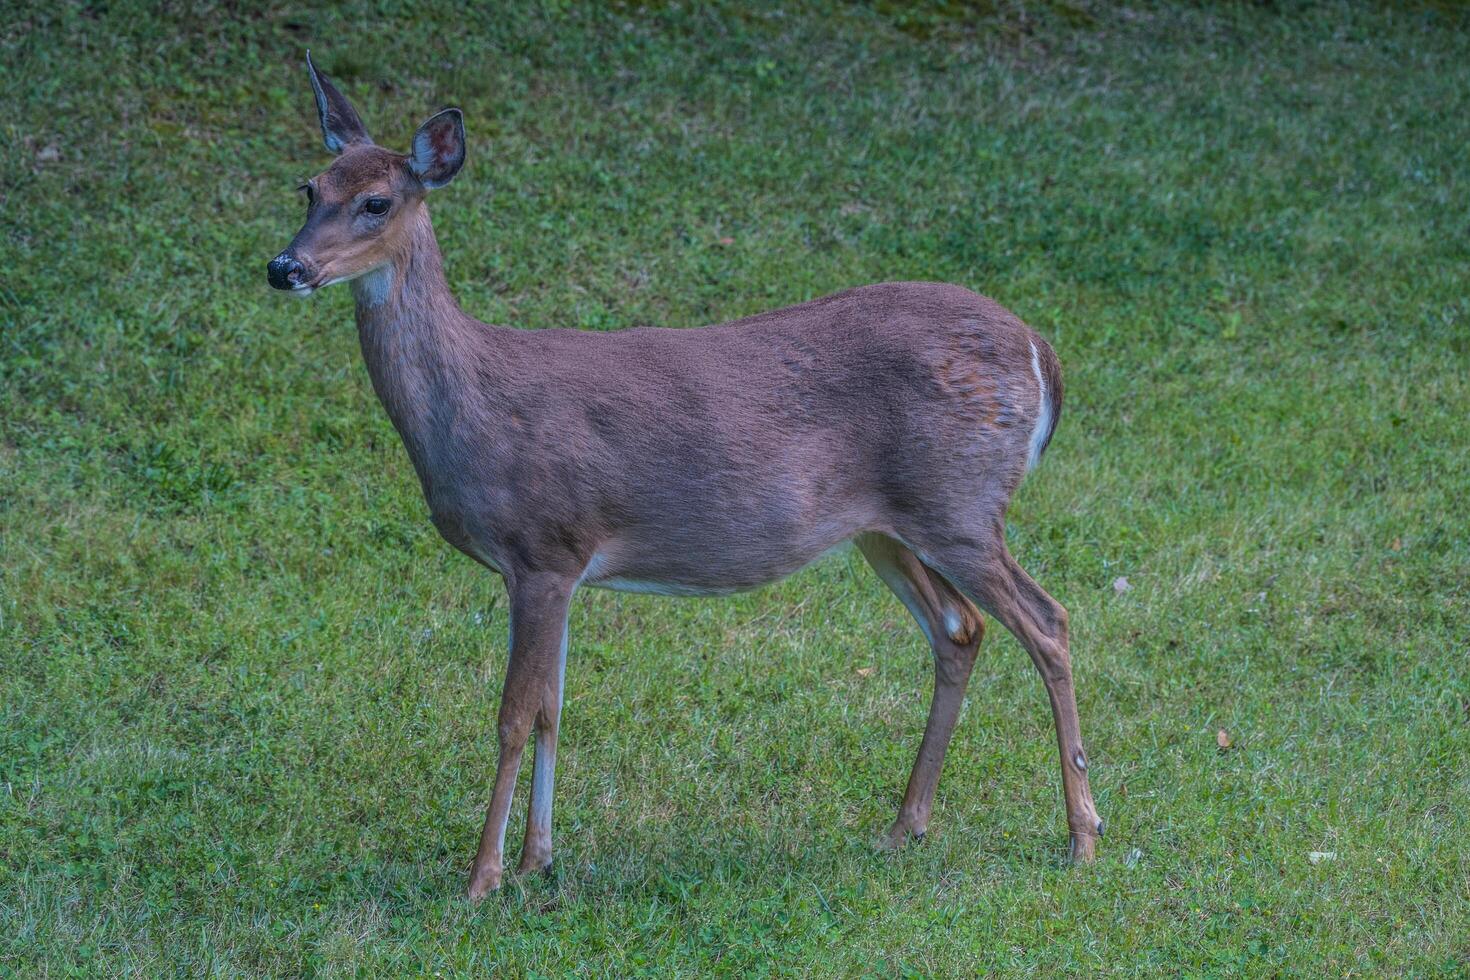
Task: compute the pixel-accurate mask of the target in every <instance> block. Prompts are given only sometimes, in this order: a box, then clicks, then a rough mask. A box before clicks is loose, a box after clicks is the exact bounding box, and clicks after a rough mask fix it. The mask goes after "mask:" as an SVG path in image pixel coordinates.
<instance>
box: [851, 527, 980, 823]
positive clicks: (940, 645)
mask: <svg viewBox="0 0 1470 980" xmlns="http://www.w3.org/2000/svg"><path fill="white" fill-rule="evenodd" d="M857 546H858V549H859V550H860V551H861V552H862V554H863V557H864V558H866V559H867V560H868V564H870V565H872V566H873V571H875V572H877V573H878V577H879V578H880V579H882V580H883V582H884V584H885V585H887V586H888V588H889V589H891V590H892V591H893V594H894V595H896V596H897V597H898V599H899V601H900V602H902V603H903V604H904V605H905V606H906V607H908V610H909V612H910V613H912V614H913V617H914V619H915V620H917V621H918V624H919V628H920V629H921V630H923V631H924V636H925V637H926V638H927V639H928V640H929V645H930V647H931V648H932V649H933V651H934V699H933V701H932V702H931V703H930V705H929V720H928V722H927V723H926V724H925V725H924V738H923V741H922V742H920V743H919V754H918V756H917V757H916V758H915V759H914V768H913V771H912V772H911V773H910V774H909V783H908V788H907V790H905V792H904V795H903V804H902V806H900V807H899V811H898V818H897V819H896V820H895V821H894V822H893V826H892V827H890V828H889V830H888V833H887V834H886V835H885V836H884V838H883V841H882V843H883V846H884V847H887V848H897V847H902V846H903V844H904V843H905V842H906V841H907V840H908V838H909V837H916V838H918V837H923V836H924V832H925V831H926V830H927V829H928V827H929V815H930V811H931V810H932V808H933V805H934V790H935V787H937V786H938V785H939V771H940V769H941V768H942V767H943V765H944V753H945V751H946V750H947V749H948V748H949V741H950V737H951V736H952V735H953V734H954V726H955V722H956V721H957V720H958V719H959V715H960V707H961V705H962V704H963V703H964V700H965V688H966V686H967V685H968V684H969V682H970V671H971V670H972V669H973V668H974V666H975V656H976V654H977V653H978V652H979V649H980V638H981V636H982V635H984V632H985V624H984V621H983V620H982V619H981V618H980V612H979V610H977V609H976V608H975V606H974V605H973V604H972V603H971V602H970V600H968V599H966V598H965V597H964V596H963V595H961V594H960V593H959V591H958V590H956V589H955V588H954V586H952V585H950V584H949V583H948V582H947V581H945V579H944V577H943V576H941V575H939V574H938V573H937V572H935V571H933V570H932V569H930V568H927V567H925V565H924V563H923V562H921V561H919V559H918V558H917V557H916V556H915V555H914V553H913V552H912V551H910V550H909V549H908V548H906V547H904V546H903V545H902V544H899V543H898V542H897V541H894V540H893V539H892V538H888V537H884V536H881V535H876V534H868V535H863V536H862V537H859V538H858V539H857Z"/></svg>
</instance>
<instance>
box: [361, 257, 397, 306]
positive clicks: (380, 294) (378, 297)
mask: <svg viewBox="0 0 1470 980" xmlns="http://www.w3.org/2000/svg"><path fill="white" fill-rule="evenodd" d="M392 290H393V264H392V263H391V262H385V263H383V264H382V265H380V266H378V267H376V268H373V269H369V270H368V271H366V272H364V273H363V274H362V275H360V276H356V277H354V278H353V279H352V295H353V296H355V297H357V301H358V302H359V303H361V304H362V305H363V306H382V305H383V302H384V301H385V300H387V298H388V294H389V293H390V292H392Z"/></svg>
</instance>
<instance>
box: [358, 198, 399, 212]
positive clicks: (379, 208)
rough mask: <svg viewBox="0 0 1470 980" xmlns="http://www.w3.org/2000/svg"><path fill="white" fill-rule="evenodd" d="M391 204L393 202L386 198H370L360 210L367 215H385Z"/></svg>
mask: <svg viewBox="0 0 1470 980" xmlns="http://www.w3.org/2000/svg"><path fill="white" fill-rule="evenodd" d="M392 204H393V202H392V201H390V200H389V199H388V198H386V197H370V198H368V199H367V201H366V203H364V204H363V206H362V209H363V210H364V211H366V212H367V213H368V214H387V213H388V208H389V207H390V206H391V205H392Z"/></svg>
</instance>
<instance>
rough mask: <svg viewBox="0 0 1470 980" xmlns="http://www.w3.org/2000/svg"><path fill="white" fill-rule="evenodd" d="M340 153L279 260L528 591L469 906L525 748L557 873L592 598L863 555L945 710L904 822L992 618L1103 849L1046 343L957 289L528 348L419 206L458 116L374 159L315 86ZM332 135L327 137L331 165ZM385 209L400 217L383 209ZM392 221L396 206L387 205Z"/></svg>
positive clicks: (426, 475)
mask: <svg viewBox="0 0 1470 980" xmlns="http://www.w3.org/2000/svg"><path fill="white" fill-rule="evenodd" d="M312 81H313V87H314V89H315V91H316V94H317V98H318V109H319V112H320V115H321V120H322V126H323V133H324V136H325V138H326V141H327V143H328V146H329V148H335V149H336V150H338V151H340V152H341V154H342V155H341V156H340V157H339V159H338V161H337V163H336V164H335V165H334V166H333V168H331V169H330V170H328V171H327V172H326V173H325V174H323V175H321V176H320V177H318V178H317V179H316V181H315V182H314V183H313V184H312V185H311V188H312V193H313V205H312V211H311V212H310V213H309V216H308V221H307V224H306V226H305V227H304V228H303V229H302V231H301V233H300V234H298V236H297V239H296V240H295V241H293V243H292V245H291V246H290V247H289V248H288V249H287V250H286V252H283V253H282V255H281V256H278V257H277V259H276V260H275V261H273V262H272V264H271V279H272V283H273V284H274V285H277V286H278V287H280V288H286V289H292V290H295V291H297V292H302V293H309V292H311V291H313V290H314V289H315V288H317V287H318V286H319V285H325V284H329V283H330V282H333V281H342V280H351V281H352V284H353V290H354V293H355V295H356V300H357V325H358V333H359V338H360V341H361V344H362V351H363V356H364V359H365V361H366V363H367V367H368V372H369V374H370V376H371V378H372V382H373V386H374V389H375V390H376V392H377V394H378V396H379V398H380V400H381V401H382V403H383V405H384V408H385V409H386V410H387V412H388V414H389V416H390V418H391V419H392V421H393V424H394V426H395V428H396V429H397V430H398V432H399V434H400V435H401V436H402V438H403V442H404V445H405V447H406V448H407V450H408V453H409V456H410V458H411V459H412V461H413V464H414V468H415V470H416V472H417V474H418V476H419V479H420V481H421V483H422V487H423V492H424V497H425V499H426V501H427V502H428V504H429V508H430V511H431V514H432V519H433V522H434V524H435V526H436V527H437V528H438V529H439V531H440V533H441V534H442V535H443V536H444V537H445V538H446V539H447V540H448V541H449V542H450V543H451V544H453V545H454V546H455V547H456V548H458V549H460V550H461V551H463V552H465V553H466V554H468V555H470V556H471V557H473V558H475V559H476V560H477V561H479V562H481V563H483V564H484V565H486V566H488V567H489V568H491V569H493V570H495V571H497V572H498V573H500V574H501V575H502V576H503V577H504V579H505V582H506V587H507V590H508V592H509V594H510V597H511V632H512V639H511V651H510V659H509V663H508V667H507V674H506V683H505V688H504V691H503V694H502V699H501V709H500V723H499V735H500V740H501V758H500V764H499V766H498V770H497V774H496V780H495V788H494V791H493V794H492V798H491V803H490V807H489V812H488V813H487V816H486V821H485V828H484V833H483V834H482V838H481V845H480V851H479V853H478V855H477V857H476V860H475V865H474V867H473V869H472V872H471V884H470V893H471V896H472V897H479V896H480V895H483V894H484V893H485V892H486V891H488V890H490V889H493V888H495V887H498V886H499V884H500V882H501V880H502V875H503V870H504V869H503V860H502V852H503V847H504V836H505V830H506V823H507V820H508V817H509V809H510V801H511V795H512V792H513V790H514V785H515V781H516V776H517V773H518V771H519V768H520V762H521V757H522V754H523V750H524V748H525V746H526V744H527V742H528V740H529V738H530V736H531V733H532V732H533V731H534V733H535V739H536V742H535V745H536V748H535V756H534V758H535V772H534V775H533V779H532V786H531V804H530V808H529V817H528V827H527V834H526V839H525V842H524V844H523V847H522V860H521V869H522V870H523V871H529V870H535V869H538V868H541V867H545V866H547V865H548V864H549V863H550V860H551V796H552V785H553V780H554V772H555V751H556V740H557V733H558V728H559V724H560V713H561V699H562V689H563V685H564V676H565V668H566V649H567V635H566V620H567V611H568V608H569V603H570V600H571V596H572V594H573V592H574V591H575V589H576V588H577V587H578V586H580V585H587V586H593V587H603V588H613V589H623V590H629V591H647V592H658V593H664V594H670V595H714V594H723V593H727V592H734V591H739V590H743V589H750V588H756V587H758V586H761V585H764V584H767V583H770V582H773V581H776V580H778V579H780V578H783V577H785V576H786V575H789V574H791V573H792V572H794V571H796V570H797V569H799V568H801V567H803V566H804V565H807V564H809V563H810V562H812V561H814V560H816V559H817V558H819V557H821V556H822V555H823V554H825V553H827V552H829V551H831V550H832V549H834V548H836V547H838V546H840V545H842V544H844V543H846V542H849V541H852V542H855V543H856V544H857V546H858V547H859V548H860V549H861V551H862V553H863V555H864V556H865V557H866V558H867V559H868V561H869V562H870V563H871V564H872V566H873V568H874V569H875V571H876V572H877V573H878V574H879V576H880V577H881V578H882V579H883V581H884V582H885V583H886V584H887V585H888V586H889V587H890V588H891V589H892V590H893V591H894V593H895V594H896V595H897V597H898V598H899V599H900V601H902V602H903V603H904V605H905V606H906V607H907V608H908V609H909V610H910V612H911V613H912V614H913V615H914V617H915V619H916V620H917V621H918V623H919V625H920V627H921V629H922V630H923V632H924V634H925V636H926V637H927V638H928V639H929V642H930V644H931V646H932V648H933V651H934V656H935V665H936V682H935V696H934V702H933V705H932V707H931V711H930V717H929V722H928V725H927V726H926V730H925V735H924V740H923V743H922V744H921V747H920V751H919V757H918V759H917V760H916V762H915V765H914V770H913V773H912V775H911V777H910V780H909V786H908V790H907V792H906V794H905V798H904V804H903V807H902V808H901V810H900V813H899V817H898V820H897V821H896V822H895V823H894V825H893V827H892V828H891V829H890V831H889V833H888V835H887V837H886V840H887V842H888V843H890V844H892V845H895V846H896V845H898V844H901V843H903V841H904V840H905V839H906V838H908V837H909V836H917V835H922V833H923V832H924V830H925V828H926V826H927V822H928V818H929V813H930V808H931V806H932V800H933V794H934V788H935V785H936V784H937V781H938V775H939V769H940V766H941V763H942V760H943V756H944V751H945V748H946V747H947V745H948V742H949V738H950V734H951V732H952V730H953V727H954V724H955V721H956V719H957V717H958V713H959V707H960V704H961V702H962V700H963V695H964V689H965V684H966V683H967V681H968V677H969V673H970V670H971V667H972V666H973V663H974V658H975V655H976V652H977V650H978V645H979V642H980V637H981V634H982V632H983V624H982V620H981V615H980V611H979V608H977V605H978V606H979V607H980V608H983V609H985V610H986V611H987V612H990V613H991V614H992V615H994V616H995V617H996V618H998V619H999V620H1000V621H1001V622H1002V623H1003V624H1004V625H1005V626H1006V627H1007V628H1008V629H1010V630H1011V631H1012V632H1013V633H1015V634H1016V636H1017V637H1018V638H1019V639H1020V640H1021V642H1022V644H1023V645H1024V646H1025V647H1026V649H1027V650H1028V652H1029V653H1030V654H1031V656H1032V659H1033V661H1034V662H1035V663H1036V666H1037V668H1038V670H1039V671H1040V672H1041V675H1042V679H1043V681H1044V683H1045V685H1046V688H1047V692H1048V695H1049V697H1050V699H1051V702H1052V707H1053V712H1054V717H1055V720H1056V725H1057V734H1058V740H1059V745H1060V748H1061V754H1062V775H1063V786H1064V789H1065V791H1066V799H1067V810H1068V822H1069V825H1070V827H1071V831H1072V852H1073V855H1074V857H1075V858H1077V859H1079V860H1088V859H1090V858H1091V856H1092V853H1093V841H1094V839H1095V837H1096V836H1098V835H1100V833H1101V831H1102V823H1101V821H1100V820H1098V818H1097V814H1096V810H1095V808H1094V806H1093V803H1092V798H1091V792H1090V790H1089V789H1088V785H1087V776H1086V768H1087V763H1086V757H1085V755H1084V753H1083V749H1082V744H1081V736H1080V732H1079V731H1078V725H1077V720H1076V707H1075V699H1074V695H1073V691H1072V679H1071V671H1070V660H1069V656H1068V650H1067V631H1066V613H1065V610H1063V609H1062V608H1061V606H1060V605H1058V604H1057V603H1056V602H1055V600H1053V599H1051V597H1050V596H1048V595H1047V594H1046V593H1045V592H1044V591H1042V590H1041V589H1040V587H1039V586H1037V585H1036V584H1035V583H1034V582H1033V581H1032V580H1031V579H1030V578H1029V577H1028V576H1026V574H1025V573H1024V572H1023V571H1021V569H1020V568H1019V567H1018V566H1017V565H1016V564H1015V562H1014V560H1013V559H1012V558H1011V557H1010V555H1009V553H1008V552H1007V550H1006V548H1005V542H1004V536H1003V534H1004V515H1005V510H1006V507H1007V505H1008V503H1009V501H1010V497H1011V495H1012V494H1013V493H1014V491H1015V489H1016V487H1017V486H1018V485H1019V483H1020V481H1021V478H1022V476H1023V475H1024V473H1025V472H1026V470H1027V469H1028V468H1029V467H1030V465H1032V464H1034V462H1035V461H1036V459H1037V458H1038V457H1039V455H1040V453H1041V451H1042V450H1043V449H1044V448H1045V446H1046V443H1047V442H1048V440H1049V439H1050V437H1051V433H1052V429H1053V428H1054V427H1055V424H1056V420H1057V417H1058V413H1059V410H1060V404H1061V379H1060V369H1059V367H1058V365H1057V361H1056V357H1055V355H1054V354H1053V352H1052V350H1051V348H1050V346H1048V345H1047V344H1046V342H1045V341H1044V340H1042V339H1041V338H1040V337H1039V336H1037V335H1036V334H1035V333H1034V332H1032V331H1031V330H1030V329H1029V328H1028V327H1026V326H1025V325H1024V324H1023V323H1022V322H1021V321H1020V320H1019V319H1017V318H1016V317H1015V316H1013V315H1012V314H1010V313H1009V312H1007V311H1006V310H1004V309H1002V308H1001V307H1000V306H998V305H997V304H996V303H994V302H992V301H991V300H988V299H986V298H984V297H982V296H979V295H977V294H975V293H973V292H971V291H969V290H967V289H963V288H960V287H957V286H949V285H943V284H936V283H885V284H881V285H875V286H867V287H862V288H859V289H852V290H848V291H846V292H843V293H838V294H836V295H833V296H828V297H826V298H823V299H818V300H814V301H812V302H809V303H803V304H801V305H798V306H793V307H788V308H786V309H782V310H777V311H774V312H770V313H763V314H760V315H757V316H752V317H748V318H745V319H742V320H738V321H735V322H732V323H726V324H721V325H718V326H712V327H704V328H699V329H686V330H667V329H656V328H636V329H630V330H622V331H616V332H611V333H589V332H583V331H576V330H537V331H522V330H515V329H510V328H506V327H495V326H489V325H487V324H484V323H481V322H479V321H478V320H475V319H473V318H472V317H470V316H468V315H466V314H465V313H464V312H462V311H461V310H460V308H459V306H458V304H457V303H456V302H455V301H454V298H453V296H452V294H451V293H450V291H449V288H448V285H447V283H446V281H445V278H444V275H443V270H442V266H441V261H440V255H439V249H438V246H437V244H436V243H435V241H434V235H433V229H432V226H431V224H430V222H429V217H428V211H427V209H426V207H425V206H424V204H423V200H422V199H423V192H424V190H426V189H428V188H430V187H434V186H438V185H439V184H440V183H443V182H446V181H447V180H448V179H449V178H450V177H452V176H453V173H454V171H457V170H458V167H459V163H460V162H462V160H463V128H462V122H460V118H459V116H458V111H457V110H446V111H445V112H444V113H440V114H439V115H437V116H435V117H433V119H431V120H430V121H429V122H428V123H425V125H424V127H422V128H421V129H420V131H419V134H418V135H416V136H415V140H414V151H413V153H411V154H409V155H408V156H406V157H403V156H399V155H397V154H391V153H389V152H388V151H385V150H381V149H380V148H378V147H376V146H374V145H373V144H372V143H371V141H370V139H368V137H367V134H366V131H365V130H364V129H362V127H361V122H360V120H358V119H357V116H356V113H355V111H354V110H352V108H351V106H350V105H349V104H348V103H347V102H346V100H345V99H344V98H342V96H341V94H340V93H339V92H337V91H336V89H335V88H333V87H332V86H331V85H330V83H328V82H327V81H326V80H325V79H324V78H322V77H321V76H320V75H318V74H317V73H316V72H315V71H314V69H313V70H312ZM334 144H335V147H334ZM384 202H386V203H384ZM380 206H381V207H383V210H382V211H381V212H380V211H379V210H378V208H379V207H380Z"/></svg>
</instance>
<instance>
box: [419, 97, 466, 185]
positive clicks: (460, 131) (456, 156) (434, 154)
mask: <svg viewBox="0 0 1470 980" xmlns="http://www.w3.org/2000/svg"><path fill="white" fill-rule="evenodd" d="M463 166H464V113H462V112H460V111H459V110H458V109H456V108H453V107H450V108H448V109H441V110H440V111H439V112H437V113H435V114H434V115H432V116H430V117H429V119H428V121H427V122H425V123H424V124H423V125H422V126H420V127H419V131H418V132H417V133H414V134H413V149H412V151H410V152H409V154H408V169H409V170H411V171H412V172H413V175H414V176H415V177H417V178H418V179H419V183H421V184H423V185H424V186H425V187H428V188H430V189H432V188H435V187H443V186H444V185H445V184H447V183H449V182H450V181H451V180H453V179H454V175H455V174H457V173H459V168H460V167H463Z"/></svg>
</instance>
